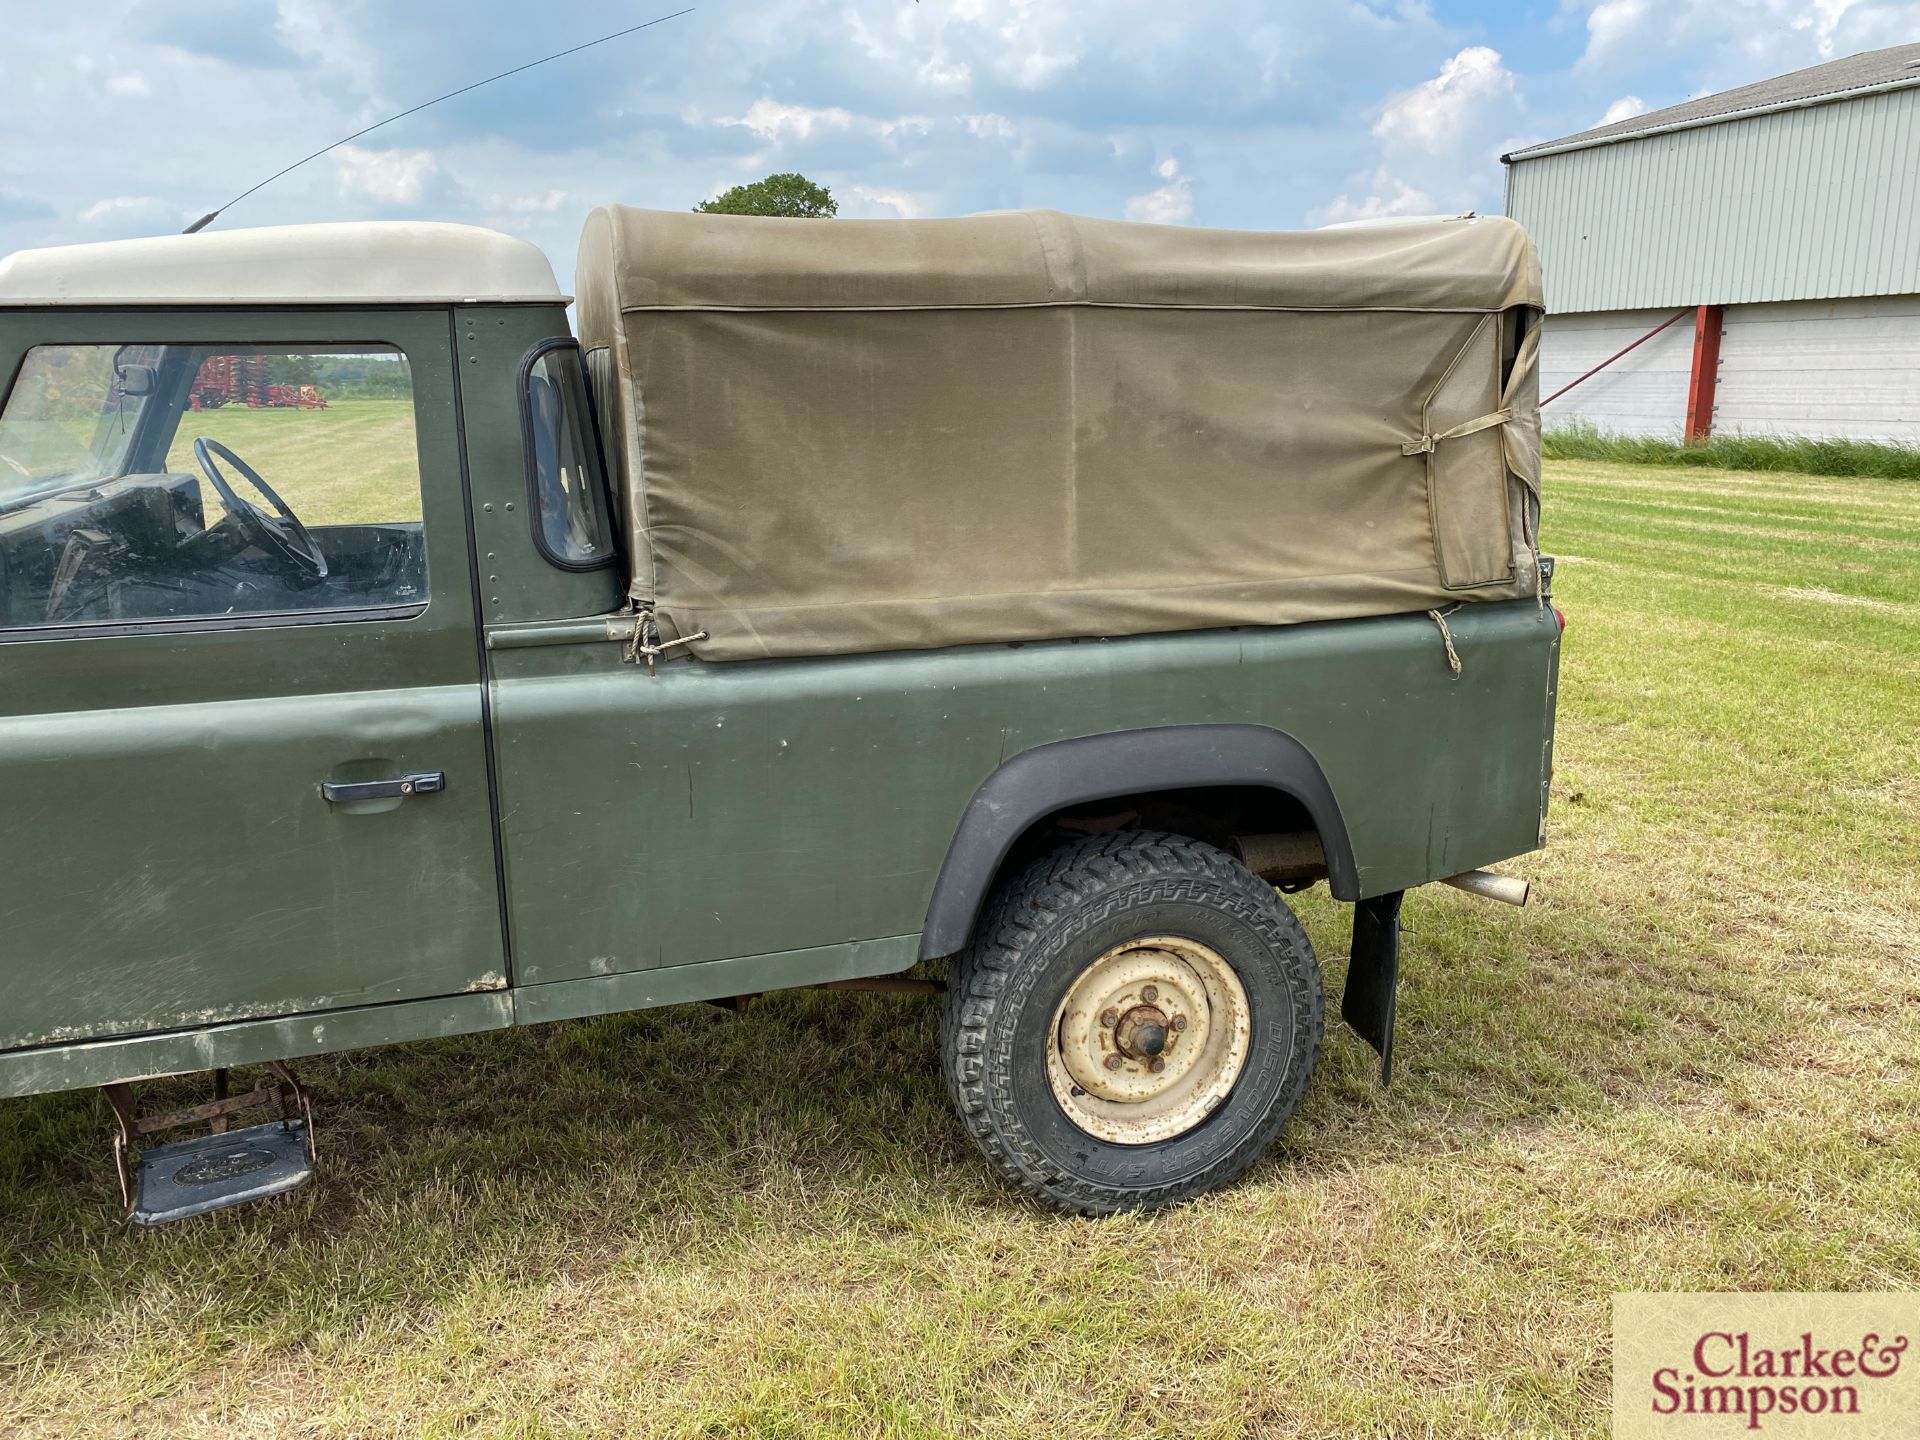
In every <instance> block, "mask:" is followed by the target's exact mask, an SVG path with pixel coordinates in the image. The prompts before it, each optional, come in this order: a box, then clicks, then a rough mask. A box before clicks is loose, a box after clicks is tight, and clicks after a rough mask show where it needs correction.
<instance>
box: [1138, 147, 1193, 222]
mask: <svg viewBox="0 0 1920 1440" xmlns="http://www.w3.org/2000/svg"><path fill="white" fill-rule="evenodd" d="M1153 173H1154V174H1155V175H1157V176H1159V177H1160V178H1161V179H1162V180H1164V181H1166V182H1167V183H1166V184H1164V185H1162V186H1160V187H1159V188H1158V189H1157V190H1149V191H1147V193H1146V194H1144V195H1134V196H1130V197H1129V198H1128V200H1127V206H1126V211H1125V214H1126V217H1127V219H1129V220H1144V221H1146V222H1147V223H1148V224H1150V225H1183V224H1185V223H1186V222H1187V221H1188V220H1191V219H1192V218H1193V185H1192V183H1191V182H1190V181H1189V180H1188V179H1187V177H1186V176H1184V175H1182V174H1181V173H1180V162H1179V161H1178V160H1175V159H1174V158H1173V157H1172V156H1168V157H1167V158H1166V159H1165V160H1162V161H1161V162H1160V163H1159V164H1158V165H1156V166H1154V167H1153Z"/></svg>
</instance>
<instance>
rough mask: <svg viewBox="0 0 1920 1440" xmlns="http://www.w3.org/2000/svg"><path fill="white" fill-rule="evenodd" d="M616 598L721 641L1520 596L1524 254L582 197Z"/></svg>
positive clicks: (1163, 621)
mask: <svg viewBox="0 0 1920 1440" xmlns="http://www.w3.org/2000/svg"><path fill="white" fill-rule="evenodd" d="M575 283H576V285H577V287H578V290H579V323H580V334H581V338H582V343H583V344H584V345H585V347H586V348H587V350H588V353H589V364H590V367H591V369H592V371H593V373H594V376H595V380H596V384H597V386H598V388H599V393H600V396H601V409H602V418H603V421H604V423H606V425H607V427H608V432H609V436H608V445H609V451H610V456H609V458H610V460H611V462H612V464H613V465H614V468H615V469H616V471H617V472H618V473H619V476H620V486H619V489H620V491H621V494H622V497H623V500H622V503H623V505H624V508H625V512H626V525H627V534H628V543H629V554H630V556H631V560H632V589H631V594H632V596H633V598H634V600H635V601H636V602H638V603H640V604H642V605H650V606H652V607H654V609H655V612H656V615H657V618H658V624H659V628H660V631H661V634H662V636H663V638H665V639H674V638H679V637H685V636H690V635H694V634H696V633H697V632H700V631H705V632H706V633H707V636H708V638H706V639H704V640H699V641H696V642H695V643H694V645H693V649H694V651H695V653H696V654H698V655H700V656H702V657H704V658H707V659H714V660H735V659H750V658H757V657H763V656H779V655H809V654H834V653H847V652H857V651H874V650H898V649H923V648H928V647H933V646H944V645H963V644H971V643H980V642H990V641H1006V640H1038V639H1046V638H1052V637H1064V636H1083V635H1131V634H1142V633H1147V632H1153V631H1166V630H1184V629H1199V628H1206V627H1215V626H1225V625H1276V624H1287V623H1291V622H1295V621H1303V620H1324V619H1334V618H1341V617H1349V616H1357V615H1372V614H1387V613H1394V612H1401V611H1418V610H1425V609H1428V608H1431V607H1434V606H1441V605H1448V604H1452V603H1454V602H1456V601H1461V600H1485V599H1504V598H1511V597H1515V596H1522V595H1531V594H1533V593H1534V592H1535V588H1536V586H1537V583H1538V581H1537V563H1536V559H1535V555H1534V550H1533V534H1534V528H1533V527H1534V525H1535V523H1536V518H1537V501H1538V494H1539V411H1538V404H1537V398H1538V379H1537V363H1536V357H1537V348H1538V343H1539V331H1538V317H1539V312H1540V304H1541V298H1540V271H1539V265H1538V262H1537V261H1536V259H1535V257H1534V253H1533V248H1532V246H1531V245H1530V244H1529V243H1528V241H1527V238H1526V235H1525V233H1524V232H1523V231H1522V230H1521V229H1520V227H1519V226H1517V225H1515V224H1514V223H1513V222H1511V221H1509V220H1505V219H1499V218H1489V217H1464V218H1461V219H1454V220H1439V221H1426V222H1419V223H1408V224H1400V225H1392V226H1382V227H1378V228H1356V229H1347V230H1322V231H1314V232H1311V233H1306V234H1255V233H1248V232H1239V231H1226V230H1199V229H1188V228H1184V227H1179V226H1162V225H1134V224H1125V223H1121V222H1116V221H1107V220H1088V219H1082V218H1079V217H1075V216H1069V215H1060V214H1055V213H1053V212H1051V211H1021V212H1015V213H1007V214H994V215H980V216H973V217H970V218H966V219H959V220H898V221H895V220H884V221H869V220H834V221H811V220H776V219H762V218H757V217H747V216H721V215H693V214H667V213H659V212H652V211H644V210H629V209H624V208H620V207H611V206H610V207H606V208H603V209H600V210H597V211H595V212H594V213H593V214H592V216H590V217H589V219H588V221H587V227H586V232H585V234H584V235H583V236H582V238H581V242H580V259H579V267H578V271H577V274H576V281H575Z"/></svg>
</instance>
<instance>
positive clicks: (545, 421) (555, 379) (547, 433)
mask: <svg viewBox="0 0 1920 1440" xmlns="http://www.w3.org/2000/svg"><path fill="white" fill-rule="evenodd" d="M526 370H527V386H526V395H525V411H526V429H527V483H528V486H529V487H530V490H531V496H532V501H533V503H532V506H531V507H530V508H531V509H532V511H533V516H532V519H533V538H534V542H535V543H536V544H537V545H538V546H539V547H540V553H541V554H543V555H545V556H546V557H547V559H548V560H550V561H552V562H553V563H554V564H556V565H558V566H560V567H562V568H563V569H567V570H591V569H595V568H597V567H599V566H601V565H605V564H608V563H609V562H610V561H612V560H613V558H614V553H613V536H612V532H611V529H610V528H609V526H608V524H607V501H606V476H605V473H604V471H603V469H602V467H601V463H600V445H599V442H598V440H597V439H596V437H595V434H594V427H593V411H592V409H591V408H590V404H589V401H588V399H587V386H586V378H585V376H584V375H583V374H582V372H581V368H580V347H579V346H578V345H575V344H573V343H572V342H571V341H562V342H560V343H558V344H555V345H552V346H547V347H543V348H541V349H539V350H536V351H535V352H534V353H533V356H532V358H531V359H530V360H529V361H528V362H527V367H526Z"/></svg>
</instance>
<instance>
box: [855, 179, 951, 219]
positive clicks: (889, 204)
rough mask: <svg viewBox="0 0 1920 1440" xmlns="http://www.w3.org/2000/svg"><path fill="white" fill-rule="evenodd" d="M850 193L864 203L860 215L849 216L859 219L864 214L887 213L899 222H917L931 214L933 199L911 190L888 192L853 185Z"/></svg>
mask: <svg viewBox="0 0 1920 1440" xmlns="http://www.w3.org/2000/svg"><path fill="white" fill-rule="evenodd" d="M848 188H849V190H850V192H851V193H852V194H853V195H854V196H855V197H856V198H857V199H859V200H862V201H864V202H866V203H865V205H864V206H862V207H859V208H860V210H861V212H862V214H857V215H854V216H850V217H849V218H851V219H860V218H862V215H864V214H869V213H870V214H875V215H878V214H879V213H880V212H881V211H886V212H888V214H889V216H890V217H893V218H898V219H901V220H918V219H921V218H922V217H924V216H926V215H928V214H930V213H932V209H933V197H932V196H931V195H925V194H921V193H919V192H916V191H912V190H890V189H887V188H886V187H885V186H881V185H853V186H850V187H848Z"/></svg>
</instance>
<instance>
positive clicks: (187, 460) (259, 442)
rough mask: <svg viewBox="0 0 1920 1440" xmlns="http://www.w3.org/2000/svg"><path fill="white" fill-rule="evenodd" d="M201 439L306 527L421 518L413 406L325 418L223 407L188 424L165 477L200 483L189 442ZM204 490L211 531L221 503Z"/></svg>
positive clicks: (396, 404) (246, 490) (351, 408)
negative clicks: (259, 482)
mask: <svg viewBox="0 0 1920 1440" xmlns="http://www.w3.org/2000/svg"><path fill="white" fill-rule="evenodd" d="M202 435H204V436H207V437H208V438H210V439H213V440H218V441H220V442H221V443H222V444H224V445H225V446H227V448H228V449H230V450H232V451H233V453H234V454H236V455H238V456H239V457H240V458H241V459H242V460H244V461H246V462H247V464H249V465H251V466H252V467H253V468H254V469H255V470H257V471H259V472H260V477H261V478H262V479H263V480H265V481H266V482H267V483H268V484H269V485H271V486H272V487H273V488H274V489H275V490H276V491H278V492H279V494H280V496H281V498H283V499H284V500H285V501H286V502H287V503H288V504H289V505H291V506H292V507H293V509H294V513H295V514H297V515H298V516H299V517H300V518H301V519H302V520H304V521H305V522H306V523H307V524H309V525H358V524H367V523H369V522H374V523H377V522H382V521H396V520H418V519H419V518H420V457H419V451H418V447H417V445H416V443H415V439H414V429H413V402H412V401H411V400H409V399H404V398H400V399H385V398H372V399H358V398H349V399H344V400H342V399H336V400H334V401H333V402H332V403H331V404H330V405H329V406H328V407H327V408H326V409H325V410H298V409H293V408H287V409H275V410H269V409H260V410H250V409H248V408H247V407H246V406H245V405H223V406H221V407H220V408H219V409H217V410H201V411H198V412H195V413H193V414H188V415H183V416H182V417H181V419H180V429H179V432H178V434H177V435H176V436H175V437H174V442H173V448H172V449H171V450H170V451H168V453H167V469H169V470H172V471H177V472H179V473H181V474H186V475H198V474H200V473H201V471H200V464H199V462H198V461H197V460H195V459H194V458H193V442H194V441H195V440H196V439H197V438H199V437H200V436H202ZM215 459H216V460H218V457H217V456H216V457H215ZM226 468H229V469H230V468H231V467H226ZM228 478H229V479H230V480H231V481H232V482H233V485H234V488H235V489H236V490H237V491H239V494H240V498H241V499H242V500H252V501H255V502H256V503H264V502H261V501H260V500H259V497H258V496H256V495H255V494H254V493H253V489H252V487H251V486H249V485H248V484H247V483H246V481H245V480H244V479H243V478H242V477H240V476H239V475H234V474H230V475H229V476H228ZM200 490H201V494H202V496H203V497H204V499H205V501H206V507H207V519H208V521H209V523H211V522H212V521H214V520H215V519H216V518H217V517H218V516H219V514H220V500H219V497H218V496H217V495H216V494H215V493H214V490H213V487H212V486H211V485H208V484H207V483H206V482H205V481H204V480H203V481H202V482H201V485H200Z"/></svg>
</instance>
